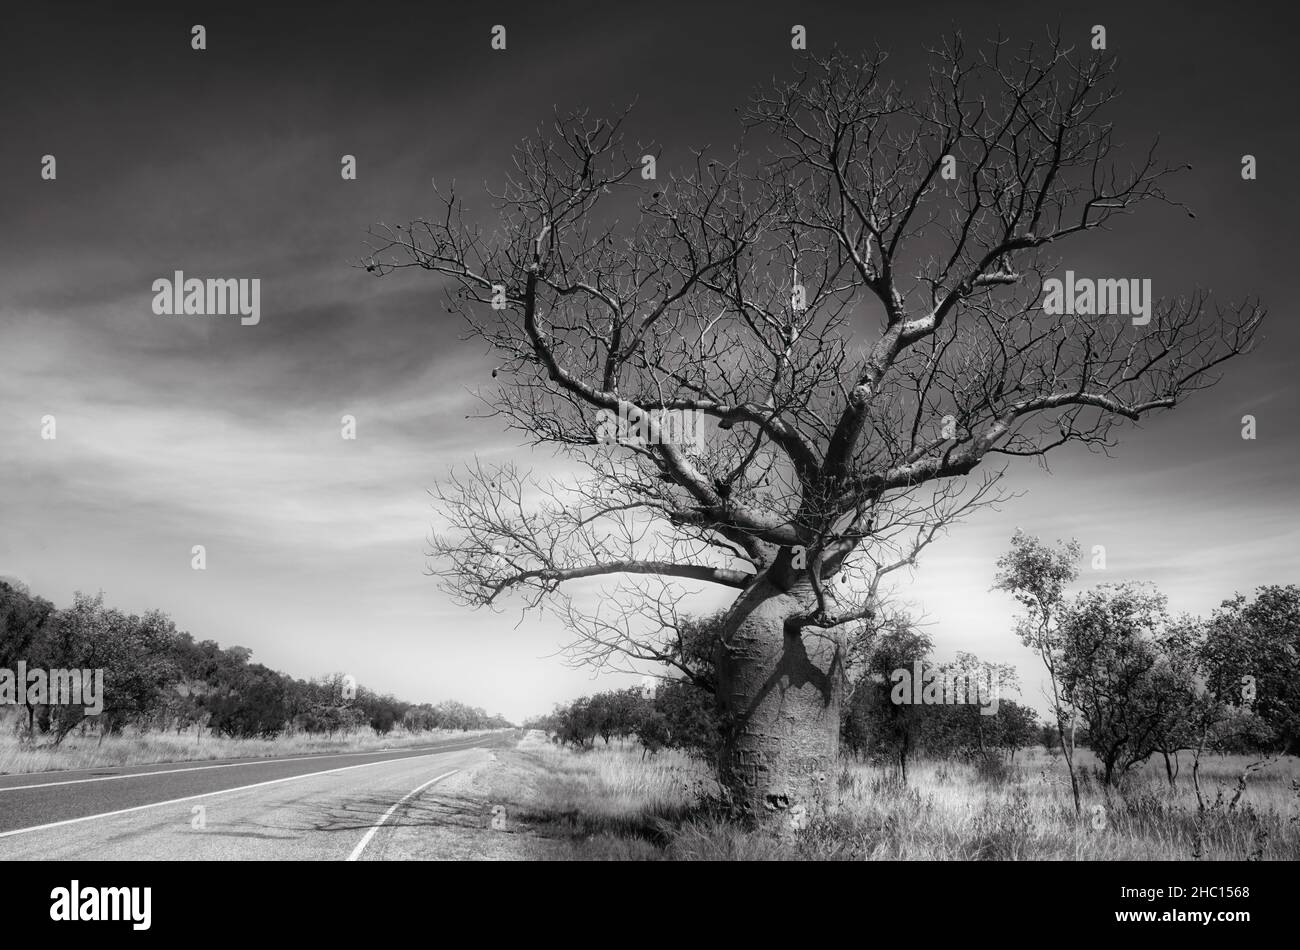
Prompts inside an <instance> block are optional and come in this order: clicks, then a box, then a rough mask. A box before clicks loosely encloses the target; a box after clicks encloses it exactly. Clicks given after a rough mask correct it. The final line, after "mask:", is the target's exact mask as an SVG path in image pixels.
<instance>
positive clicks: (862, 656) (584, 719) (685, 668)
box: [524, 614, 1050, 772]
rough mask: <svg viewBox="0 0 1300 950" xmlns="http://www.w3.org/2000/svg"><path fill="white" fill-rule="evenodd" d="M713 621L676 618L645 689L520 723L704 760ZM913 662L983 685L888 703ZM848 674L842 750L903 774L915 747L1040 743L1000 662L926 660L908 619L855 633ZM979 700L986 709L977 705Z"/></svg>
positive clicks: (980, 756) (720, 724) (712, 752)
mask: <svg viewBox="0 0 1300 950" xmlns="http://www.w3.org/2000/svg"><path fill="white" fill-rule="evenodd" d="M721 628H722V616H721V615H720V614H718V615H714V616H711V617H705V618H701V619H690V620H687V621H686V622H685V623H683V624H682V625H681V627H680V629H679V630H678V631H677V633H678V636H677V638H676V645H675V646H674V647H672V649H671V655H670V661H671V663H672V664H673V665H674V666H675V667H676V669H677V671H678V674H679V675H675V676H672V677H668V678H665V679H663V680H662V681H661V682H660V683H659V684H658V685H657V686H656V687H655V688H654V690H653V691H643V690H641V689H638V688H632V689H625V690H613V691H608V692H603V693H597V694H595V695H594V696H584V697H583V698H581V699H578V700H576V701H574V702H572V703H569V704H567V705H560V706H557V707H556V708H555V709H554V711H552V712H551V714H550V715H547V716H539V717H536V718H534V719H531V720H529V721H528V722H526V723H525V724H524V725H525V727H526V728H532V729H542V730H544V731H546V732H547V733H549V734H550V735H551V737H552V738H553V739H554V741H556V742H558V743H561V744H566V745H571V746H573V747H574V748H577V749H584V748H589V747H591V746H592V745H594V744H595V742H596V740H597V739H603V740H604V741H605V742H609V741H610V740H611V739H614V738H632V737H635V738H636V739H637V741H638V742H639V743H640V744H641V746H642V747H643V748H644V749H645V751H646V752H647V753H655V752H658V751H659V750H660V749H665V748H670V749H678V750H681V751H684V752H686V753H688V754H691V755H694V756H698V757H700V758H704V759H709V760H713V759H714V758H715V757H716V755H717V753H718V751H719V747H720V745H721V742H722V739H723V736H724V735H725V731H726V729H727V728H728V725H727V722H726V720H725V718H724V717H723V716H722V715H721V714H720V713H719V712H718V710H717V708H716V707H717V703H716V702H715V699H714V691H715V689H716V682H717V677H716V670H715V668H714V665H713V661H712V656H713V652H714V651H713V646H714V644H715V643H716V640H717V637H718V636H719V635H720V633H721ZM914 662H916V663H919V664H920V665H921V667H922V668H923V669H924V671H925V675H926V677H927V678H928V680H932V681H938V680H942V679H945V678H946V679H947V680H948V681H949V682H953V681H956V680H960V681H961V682H962V683H967V682H969V683H971V684H976V683H979V684H982V685H981V689H980V693H979V696H978V697H977V696H974V695H964V696H963V702H961V703H951V702H950V703H930V704H927V703H925V702H923V698H922V697H921V696H920V695H917V696H916V697H915V700H916V701H915V702H912V701H911V698H909V701H908V702H906V703H898V702H896V701H895V699H896V697H897V696H898V695H899V691H900V688H901V685H902V684H901V683H900V680H902V679H903V678H904V676H903V674H904V673H905V674H907V675H908V676H910V675H911V674H912V672H913V666H912V664H913V663H914ZM847 674H848V676H849V678H850V689H849V690H848V693H847V701H846V702H845V703H844V705H843V707H842V708H841V710H840V731H841V738H842V743H843V748H844V750H845V751H846V752H847V753H849V754H850V755H853V756H855V757H857V758H870V759H875V760H882V761H888V762H890V763H892V764H896V765H898V766H900V767H901V768H902V770H903V771H904V772H906V768H907V763H908V760H909V759H910V758H911V757H912V756H914V755H915V754H918V753H921V752H924V753H926V754H928V755H934V756H960V757H962V758H966V759H969V760H974V761H976V762H977V763H983V764H986V765H988V766H989V767H991V768H997V767H998V764H1001V763H1005V762H1007V761H1009V760H1010V759H1011V758H1012V757H1014V755H1015V753H1016V752H1017V751H1018V750H1019V749H1022V748H1024V747H1025V746H1027V745H1030V744H1032V743H1035V742H1039V741H1045V740H1044V736H1045V735H1046V734H1047V733H1045V732H1044V729H1043V727H1042V726H1041V725H1040V724H1039V723H1038V721H1037V715H1036V714H1035V713H1034V711H1033V710H1032V709H1030V708H1028V707H1026V706H1023V705H1021V704H1019V703H1016V702H1014V701H1013V700H1011V699H1009V698H1007V697H1006V695H1005V694H1006V693H1007V692H1009V691H1012V690H1014V689H1015V683H1014V675H1013V673H1012V671H1011V670H1010V668H1009V667H999V666H994V665H992V664H986V663H981V662H980V661H979V660H978V659H976V658H975V657H974V656H973V655H972V654H968V653H962V654H959V655H958V659H957V661H956V662H955V663H950V664H946V665H942V666H940V665H937V664H934V663H932V661H931V659H930V641H929V639H928V638H926V637H925V636H924V635H922V634H920V633H919V632H917V631H916V630H915V629H914V628H913V627H912V626H911V625H910V624H907V623H892V624H890V625H888V626H887V627H885V628H882V629H879V630H877V631H874V632H873V634H872V635H871V636H870V637H869V638H864V639H861V640H859V641H857V642H856V643H855V649H854V650H853V651H852V657H851V663H850V666H849V669H848V670H847ZM990 687H991V689H990ZM994 691H996V692H994ZM990 693H992V694H993V695H989V694H990ZM994 699H996V706H994ZM982 707H987V708H989V710H990V712H989V713H988V714H985V713H982V712H981V708H982ZM994 709H996V713H994V711H993V710H994ZM1049 738H1050V737H1049Z"/></svg>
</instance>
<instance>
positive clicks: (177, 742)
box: [0, 728, 482, 774]
mask: <svg viewBox="0 0 1300 950" xmlns="http://www.w3.org/2000/svg"><path fill="white" fill-rule="evenodd" d="M481 732H482V730H478V731H475V730H471V731H469V732H460V731H452V730H447V729H435V730H432V731H430V732H417V733H408V732H406V731H404V730H400V729H395V730H393V731H392V732H391V733H389V734H388V735H386V736H377V735H375V733H374V732H373V731H372V730H370V729H366V730H358V731H355V732H351V733H346V734H344V733H336V734H335V735H334V736H332V737H331V736H326V735H307V734H303V733H299V734H296V735H292V736H280V737H278V738H275V739H227V738H221V737H216V736H206V735H205V736H196V735H195V733H194V732H188V733H186V734H185V735H176V734H175V733H161V732H148V733H143V734H141V733H139V732H135V731H133V730H124V731H123V733H122V734H121V735H116V736H105V737H104V738H103V740H102V741H101V740H100V738H99V736H97V735H95V734H93V733H92V734H89V735H84V736H83V735H79V734H77V733H72V734H70V735H69V736H68V737H67V738H66V739H64V740H63V744H62V745H60V746H57V747H56V746H55V745H54V744H53V742H52V741H49V740H46V741H41V739H40V738H39V737H38V739H37V741H35V742H29V741H27V740H25V739H23V738H21V737H20V736H19V735H17V734H16V733H15V731H14V730H13V729H12V728H5V729H3V730H0V774H20V773H21V774H25V773H29V772H48V771H58V770H67V769H91V768H106V767H118V766H125V765H152V764H155V763H162V762H197V761H208V760H212V759H235V758H244V757H257V758H262V757H272V756H283V755H310V754H312V753H329V752H373V751H378V750H381V749H400V748H406V747H410V746H419V745H425V744H426V743H429V742H432V741H436V740H439V739H451V738H461V737H465V738H468V737H469V736H475V735H480V734H481Z"/></svg>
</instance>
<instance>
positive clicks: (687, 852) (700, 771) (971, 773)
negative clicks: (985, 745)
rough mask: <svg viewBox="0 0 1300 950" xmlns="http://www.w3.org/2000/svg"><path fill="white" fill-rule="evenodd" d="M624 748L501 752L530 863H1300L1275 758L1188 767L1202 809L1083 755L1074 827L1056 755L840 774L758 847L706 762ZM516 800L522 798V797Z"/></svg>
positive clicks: (527, 744) (1043, 752)
mask: <svg viewBox="0 0 1300 950" xmlns="http://www.w3.org/2000/svg"><path fill="white" fill-rule="evenodd" d="M643 752H644V750H643V749H642V748H640V747H639V746H638V745H637V744H636V743H635V742H632V741H626V740H615V741H613V742H611V743H610V744H609V745H608V746H606V745H604V744H603V743H602V744H599V745H597V746H595V747H592V748H587V749H578V748H574V747H572V746H559V745H556V744H554V743H549V742H547V741H546V740H545V739H544V738H542V737H541V736H540V735H539V734H537V733H531V734H530V735H529V737H527V738H526V739H525V740H524V741H523V742H522V743H521V744H520V746H519V748H518V749H517V750H515V751H512V752H508V753H504V754H503V753H498V756H499V757H500V758H501V759H502V760H503V762H505V763H507V764H509V765H510V766H511V767H512V768H511V771H512V773H517V771H518V770H519V768H521V767H522V768H525V769H527V770H528V771H529V772H530V773H531V778H530V780H529V781H528V782H526V783H519V782H518V781H517V779H513V778H512V781H511V782H510V785H509V786H508V787H502V788H498V789H494V790H493V791H494V796H495V798H496V800H498V801H503V802H508V803H509V804H507V806H506V807H507V808H508V809H509V810H510V812H511V815H512V819H513V824H512V828H513V829H514V830H515V831H516V832H517V833H526V834H528V835H531V836H534V837H535V838H537V839H538V842H537V846H536V848H535V849H534V850H535V852H536V856H538V857H549V858H557V859H576V860H732V859H746V860H913V859H922V860H1085V861H1122V860H1171V861H1187V860H1196V859H1200V860H1269V861H1272V860H1280V861H1294V860H1297V859H1300V760H1298V759H1297V758H1296V757H1294V756H1286V757H1284V758H1282V759H1280V760H1278V761H1276V762H1274V763H1273V764H1272V765H1271V766H1270V767H1269V768H1268V769H1266V770H1263V771H1261V772H1258V773H1257V774H1255V775H1253V776H1252V777H1251V780H1250V782H1249V784H1248V785H1247V786H1246V788H1245V791H1244V792H1243V794H1242V795H1241V796H1240V797H1239V798H1237V800H1236V801H1235V803H1233V799H1234V797H1236V792H1237V789H1238V787H1239V783H1240V778H1241V775H1242V772H1243V771H1244V770H1245V769H1246V768H1248V767H1249V766H1250V765H1251V764H1252V762H1253V761H1254V760H1253V759H1252V758H1251V757H1250V756H1241V755H1222V754H1212V755H1208V756H1206V757H1204V758H1203V760H1202V763H1201V783H1202V787H1203V789H1204V790H1205V791H1206V792H1207V793H1208V794H1207V796H1206V801H1205V803H1204V807H1202V806H1201V805H1200V804H1199V803H1198V801H1197V796H1196V794H1195V791H1194V790H1193V788H1192V786H1191V783H1190V781H1189V780H1188V779H1187V777H1186V776H1183V777H1182V778H1180V779H1179V780H1178V781H1177V783H1176V785H1174V786H1170V784H1169V782H1168V780H1167V778H1166V776H1165V774H1164V768H1163V765H1156V764H1154V763H1149V764H1148V765H1146V766H1145V767H1142V768H1139V769H1136V770H1134V771H1133V772H1132V773H1131V774H1130V775H1129V776H1128V777H1127V778H1126V780H1125V781H1124V783H1123V784H1122V785H1121V787H1119V788H1116V789H1109V790H1108V789H1107V788H1106V786H1104V785H1102V784H1101V783H1099V782H1096V781H1094V779H1093V778H1092V776H1093V775H1095V774H1096V772H1097V770H1098V769H1100V768H1102V767H1101V765H1100V764H1099V763H1098V762H1097V760H1096V757H1095V756H1093V755H1092V754H1091V753H1090V752H1088V751H1086V750H1081V751H1080V753H1079V758H1078V762H1077V765H1078V766H1079V768H1080V774H1081V775H1082V776H1086V777H1085V778H1083V780H1082V785H1083V790H1082V797H1083V806H1084V808H1083V817H1082V818H1079V817H1077V816H1076V815H1075V812H1074V805H1073V800H1072V792H1071V787H1070V782H1069V777H1068V775H1067V774H1066V770H1065V768H1064V766H1063V764H1062V760H1061V755H1060V753H1059V752H1057V753H1053V752H1052V751H1050V750H1048V749H1044V748H1041V747H1038V748H1034V749H1030V750H1026V751H1025V752H1024V753H1022V755H1021V756H1020V757H1019V758H1018V760H1017V762H1016V764H1015V765H1013V766H1009V767H1008V768H1007V769H1005V770H1003V771H1000V772H997V773H991V772H989V771H987V770H981V769H979V768H978V767H977V766H976V765H974V764H970V763H963V762H957V761H951V760H946V759H931V758H928V757H923V758H920V759H918V760H917V761H916V762H915V763H914V764H913V766H912V768H911V769H910V770H909V775H908V781H907V783H906V784H903V783H902V782H901V780H900V776H899V772H898V770H897V768H896V767H895V766H892V765H889V764H884V763H871V762H868V761H853V760H851V759H850V760H849V761H846V762H845V764H844V767H843V769H842V770H841V771H840V773H839V774H838V775H836V776H834V778H833V779H832V780H831V781H829V782H828V786H827V793H826V806H827V807H826V809H825V811H824V813H821V814H818V815H813V816H810V819H809V821H808V823H807V824H806V825H805V826H804V827H801V828H799V829H797V830H792V831H791V833H789V834H787V835H785V836H770V835H755V834H753V833H752V832H751V831H750V830H748V829H746V828H745V826H744V825H743V824H739V823H737V822H734V821H732V820H730V819H729V818H728V816H727V815H726V814H725V811H724V810H723V809H721V808H720V807H719V800H720V799H719V791H720V789H719V786H718V785H717V783H716V781H715V780H714V779H713V777H712V772H711V770H710V768H709V766H708V764H707V763H706V762H703V761H701V760H700V759H698V758H695V757H692V756H689V755H687V754H685V753H683V752H679V751H672V750H668V751H663V752H660V753H658V754H655V755H653V756H645V755H644V754H643ZM521 788H524V789H526V794H525V795H524V796H523V797H522V798H520V796H519V790H520V789H521Z"/></svg>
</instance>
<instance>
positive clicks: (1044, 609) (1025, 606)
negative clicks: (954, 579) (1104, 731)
mask: <svg viewBox="0 0 1300 950" xmlns="http://www.w3.org/2000/svg"><path fill="white" fill-rule="evenodd" d="M1078 558H1079V543H1078V542H1077V541H1071V542H1070V543H1069V544H1060V545H1058V546H1057V547H1056V548H1051V547H1049V546H1047V545H1045V544H1043V542H1041V541H1039V540H1038V538H1034V537H1030V536H1029V535H1026V534H1024V533H1022V532H1021V531H1019V530H1017V531H1016V533H1015V535H1014V536H1013V537H1012V538H1011V551H1010V552H1009V553H1007V554H1005V555H1004V556H1003V557H1002V558H1000V559H999V560H998V574H997V583H996V584H995V589H998V590H1005V591H1008V592H1009V593H1010V594H1011V595H1012V596H1013V597H1015V599H1016V601H1017V602H1018V603H1019V604H1020V606H1021V608H1022V610H1023V611H1024V612H1023V614H1022V615H1021V616H1020V618H1019V619H1018V620H1017V622H1016V633H1017V634H1019V636H1020V642H1021V643H1023V644H1024V645H1025V646H1027V647H1029V648H1030V649H1031V650H1033V651H1034V652H1035V653H1037V654H1038V658H1039V659H1040V660H1041V661H1042V663H1043V668H1044V669H1045V670H1046V671H1047V681H1048V685H1049V687H1050V690H1051V692H1050V695H1049V697H1048V699H1049V700H1050V701H1051V704H1052V707H1051V708H1052V718H1053V720H1054V723H1053V724H1054V726H1055V728H1056V739H1057V743H1058V745H1059V747H1060V749H1061V757H1062V759H1063V760H1064V761H1065V768H1066V771H1067V772H1068V773H1069V775H1070V791H1071V793H1072V794H1073V795H1074V813H1075V815H1082V814H1083V804H1082V801H1081V798H1080V795H1079V776H1078V774H1077V773H1076V771H1075V766H1074V740H1073V725H1071V738H1070V739H1069V740H1068V741H1067V739H1066V723H1067V721H1068V722H1070V723H1071V724H1073V722H1074V715H1073V711H1072V710H1071V709H1070V708H1069V705H1068V702H1067V700H1066V697H1065V696H1064V694H1063V691H1062V684H1061V676H1062V669H1063V665H1064V652H1065V644H1064V641H1063V639H1062V635H1061V629H1060V619H1059V615H1060V613H1061V611H1062V610H1063V608H1064V603H1065V588H1066V586H1067V585H1068V584H1069V583H1070V582H1071V581H1073V580H1074V579H1075V577H1077V576H1078V569H1077V568H1076V567H1075V562H1076V561H1077V560H1078Z"/></svg>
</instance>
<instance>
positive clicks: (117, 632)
mask: <svg viewBox="0 0 1300 950" xmlns="http://www.w3.org/2000/svg"><path fill="white" fill-rule="evenodd" d="M56 669H62V670H86V671H98V670H102V671H103V680H102V682H103V688H102V696H100V697H99V699H101V700H102V710H101V711H100V712H99V713H98V714H97V715H88V714H87V710H86V708H85V706H84V705H77V704H60V703H57V702H53V701H48V702H47V701H41V700H54V699H55V697H52V696H39V697H38V698H37V699H33V698H32V695H31V694H29V693H27V692H26V691H24V692H23V695H22V696H21V697H20V695H19V692H18V690H17V688H16V683H17V680H18V678H19V673H20V672H22V673H24V674H29V673H30V671H32V670H44V671H49V670H56ZM10 694H12V695H10ZM20 699H21V700H26V701H20ZM509 726H510V723H509V722H507V721H506V719H505V718H504V717H503V716H500V715H489V714H488V713H487V712H486V711H485V710H483V709H479V708H476V707H471V706H468V705H466V704H465V703H461V702H457V701H455V700H445V701H443V702H439V703H436V704H435V703H410V702H405V701H402V700H399V699H397V698H395V697H393V696H389V695H385V694H381V693H376V692H375V691H374V690H371V689H368V688H367V687H365V686H364V685H361V684H360V683H358V682H356V680H355V679H354V678H353V677H351V676H348V675H346V674H343V673H331V674H328V675H324V676H320V677H317V678H315V679H310V680H304V679H297V678H295V677H293V676H290V675H288V674H286V673H281V672H278V671H276V670H272V669H270V668H269V667H266V666H264V665H262V664H260V663H254V662H252V651H251V650H249V649H248V648H246V647H240V646H232V647H222V646H221V645H220V644H218V643H217V642H216V641H213V640H195V639H194V638H193V637H192V636H191V635H190V634H188V633H186V632H184V631H181V630H178V629H177V628H176V625H175V623H174V622H173V621H172V620H171V618H169V617H168V616H167V615H166V614H164V613H163V612H161V611H150V612H148V613H146V614H144V615H142V616H140V615H135V614H126V613H123V612H122V611H120V610H117V609H115V608H113V607H110V606H108V605H106V604H105V603H104V596H103V594H102V593H101V594H97V595H95V596H93V597H91V596H89V595H85V594H80V593H79V594H77V595H76V597H75V598H74V600H73V603H72V604H71V605H70V606H69V607H66V608H56V607H55V606H54V604H52V603H51V602H50V601H48V600H46V599H45V598H43V597H39V596H36V595H33V594H32V593H31V592H30V591H29V590H27V588H26V587H24V586H22V585H20V584H17V583H11V582H8V581H3V580H0V773H10V772H39V771H46V770H50V769H75V768H89V767H98V766H114V765H117V766H121V765H141V764H146V763H152V762H178V761H193V760H197V759H221V758H235V757H242V756H273V755H294V754H307V753H313V752H340V751H368V750H372V749H373V750H378V749H382V748H386V747H392V748H396V747H399V746H402V745H419V744H422V743H427V742H429V741H431V740H434V739H438V738H445V737H448V736H467V735H475V734H478V733H481V732H484V731H488V730H494V729H504V728H508V727H509Z"/></svg>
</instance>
